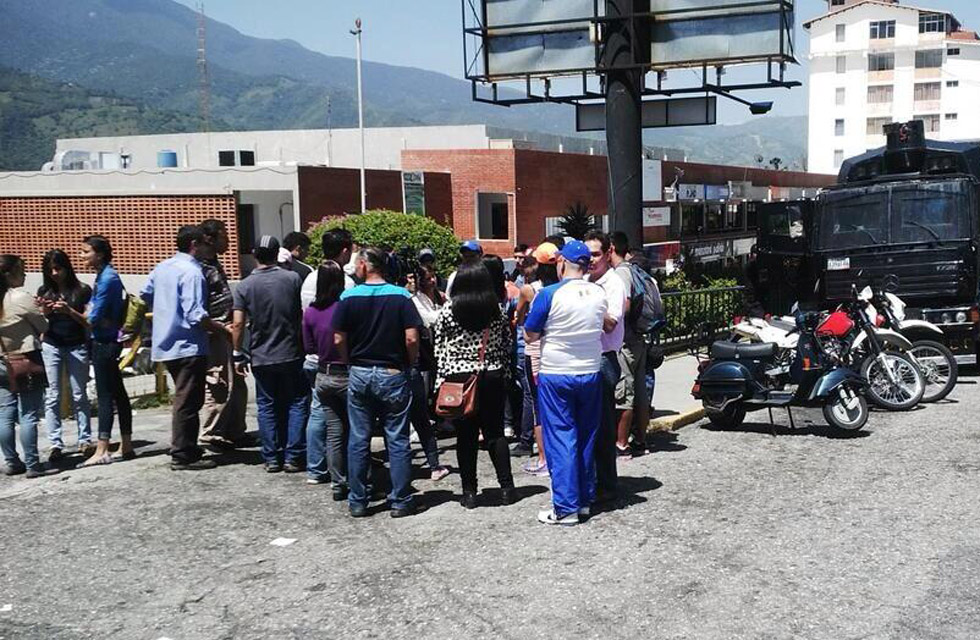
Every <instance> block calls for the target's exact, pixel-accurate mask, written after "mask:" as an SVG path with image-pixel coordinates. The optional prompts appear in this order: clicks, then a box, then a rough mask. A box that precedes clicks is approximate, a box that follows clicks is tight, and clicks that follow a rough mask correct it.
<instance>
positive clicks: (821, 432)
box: [701, 422, 871, 440]
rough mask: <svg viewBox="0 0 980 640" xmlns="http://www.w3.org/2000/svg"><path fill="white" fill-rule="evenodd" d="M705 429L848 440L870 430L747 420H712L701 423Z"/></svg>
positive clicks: (861, 435)
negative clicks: (729, 423)
mask: <svg viewBox="0 0 980 640" xmlns="http://www.w3.org/2000/svg"><path fill="white" fill-rule="evenodd" d="M701 428H702V429H704V430H705V431H718V432H724V431H731V432H733V433H758V434H760V435H766V436H819V437H821V438H828V439H831V440H848V439H851V438H867V437H868V436H870V435H871V432H870V431H865V430H861V431H841V430H839V429H834V428H833V427H831V426H830V425H826V424H808V425H806V426H797V427H796V428H793V427H791V426H789V425H785V424H778V423H777V424H769V423H768V422H745V423H743V424H741V425H740V426H738V427H718V426H715V425H713V424H711V423H710V422H705V423H704V424H702V425H701Z"/></svg>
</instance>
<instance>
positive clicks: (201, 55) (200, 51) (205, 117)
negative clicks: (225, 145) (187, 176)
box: [197, 2, 211, 133]
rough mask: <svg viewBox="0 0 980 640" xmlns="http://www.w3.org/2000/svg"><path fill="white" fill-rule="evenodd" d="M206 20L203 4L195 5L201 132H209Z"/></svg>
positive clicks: (209, 108)
mask: <svg viewBox="0 0 980 640" xmlns="http://www.w3.org/2000/svg"><path fill="white" fill-rule="evenodd" d="M206 44H207V18H206V17H205V15H204V2H198V3H197V75H198V83H199V86H198V101H199V108H200V110H201V130H202V131H204V133H209V132H210V131H211V78H210V76H209V75H208V56H207V46H206Z"/></svg>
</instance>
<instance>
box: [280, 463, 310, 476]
mask: <svg viewBox="0 0 980 640" xmlns="http://www.w3.org/2000/svg"><path fill="white" fill-rule="evenodd" d="M282 470H283V471H285V472H286V473H299V472H300V471H306V465H304V464H302V463H299V462H287V463H286V464H284V465H282Z"/></svg>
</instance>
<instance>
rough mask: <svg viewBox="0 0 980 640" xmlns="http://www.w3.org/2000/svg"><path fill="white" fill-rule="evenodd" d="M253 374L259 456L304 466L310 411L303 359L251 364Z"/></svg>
mask: <svg viewBox="0 0 980 640" xmlns="http://www.w3.org/2000/svg"><path fill="white" fill-rule="evenodd" d="M252 374H253V375H254V376H255V405H256V408H257V410H258V411H257V413H258V418H259V436H260V438H261V440H262V459H263V460H265V461H266V462H267V463H281V462H283V461H284V460H285V462H288V463H290V464H294V465H297V466H303V465H304V464H306V420H307V418H308V417H309V412H310V382H309V380H308V379H307V378H306V376H305V375H303V361H302V360H294V361H292V362H282V363H279V364H270V365H263V366H258V367H252Z"/></svg>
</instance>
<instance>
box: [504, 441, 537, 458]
mask: <svg viewBox="0 0 980 640" xmlns="http://www.w3.org/2000/svg"><path fill="white" fill-rule="evenodd" d="M510 455H512V456H513V457H515V458H527V457H528V456H533V455H534V447H529V446H528V445H526V444H524V443H522V442H518V443H516V444H513V445H511V447H510Z"/></svg>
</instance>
